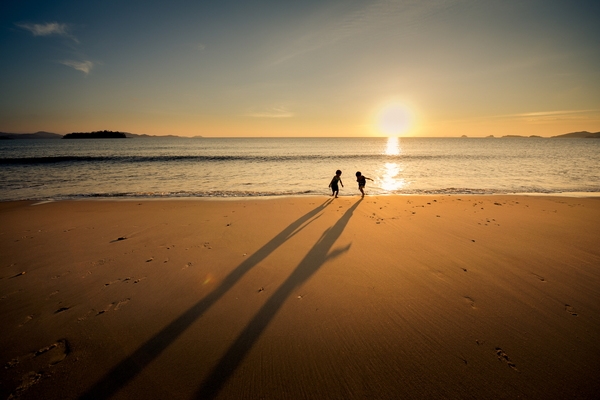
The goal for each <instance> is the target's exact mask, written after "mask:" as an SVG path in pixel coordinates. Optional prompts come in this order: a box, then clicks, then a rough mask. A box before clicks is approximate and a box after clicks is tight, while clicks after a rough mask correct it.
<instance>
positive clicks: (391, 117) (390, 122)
mask: <svg viewBox="0 0 600 400" xmlns="http://www.w3.org/2000/svg"><path fill="white" fill-rule="evenodd" d="M412 122H413V116H412V113H411V112H410V110H409V109H408V108H407V107H406V106H404V105H402V104H397V103H396V104H390V105H388V106H386V107H384V108H383V109H382V110H381V111H380V112H379V115H378V116H377V127H378V129H379V131H380V132H381V133H383V134H385V135H386V136H402V135H404V134H405V133H406V132H408V131H409V130H410V128H411V125H412Z"/></svg>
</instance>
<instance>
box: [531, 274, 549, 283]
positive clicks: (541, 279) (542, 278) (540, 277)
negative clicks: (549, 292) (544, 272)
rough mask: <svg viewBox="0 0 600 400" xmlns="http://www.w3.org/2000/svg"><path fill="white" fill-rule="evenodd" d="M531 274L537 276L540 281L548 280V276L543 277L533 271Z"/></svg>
mask: <svg viewBox="0 0 600 400" xmlns="http://www.w3.org/2000/svg"><path fill="white" fill-rule="evenodd" d="M531 275H533V276H535V277H536V278H538V279H539V280H540V281H542V282H544V283H545V282H546V278H544V277H543V276H541V275H538V274H535V273H533V272H532V273H531Z"/></svg>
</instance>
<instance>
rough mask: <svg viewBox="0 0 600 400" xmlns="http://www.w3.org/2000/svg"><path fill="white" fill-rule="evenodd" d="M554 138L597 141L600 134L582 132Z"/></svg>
mask: <svg viewBox="0 0 600 400" xmlns="http://www.w3.org/2000/svg"><path fill="white" fill-rule="evenodd" d="M552 137H553V138H584V139H588V138H595V139H600V132H594V133H592V132H588V131H581V132H571V133H565V134H564V135H558V136H552Z"/></svg>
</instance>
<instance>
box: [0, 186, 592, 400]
mask: <svg viewBox="0 0 600 400" xmlns="http://www.w3.org/2000/svg"><path fill="white" fill-rule="evenodd" d="M599 227H600V198H572V197H544V196H386V197H384V196H373V197H371V196H366V197H365V198H364V199H362V200H361V199H360V198H359V197H340V198H337V199H331V198H326V197H289V198H276V199H244V200H159V201H149V200H141V201H60V202H47V203H43V204H36V203H34V202H5V203H0V297H1V298H0V323H1V326H2V329H1V330H0V341H1V343H2V350H1V353H0V362H1V363H2V365H3V368H2V369H0V377H1V379H0V397H2V398H8V397H9V396H13V398H21V399H40V398H44V399H76V398H83V399H108V398H115V399H133V398H149V399H165V398H172V399H191V398H207V399H210V398H218V399H259V398H261V399H363V398H374V399H391V398H394V399H424V398H428V399H434V398H450V399H471V398H472V399H514V398H529V399H565V398H571V399H573V398H579V399H590V398H598V397H600V380H598V378H597V375H598V371H600V361H599V360H600V301H598V300H599V299H600V228H599Z"/></svg>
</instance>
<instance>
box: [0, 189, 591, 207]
mask: <svg viewBox="0 0 600 400" xmlns="http://www.w3.org/2000/svg"><path fill="white" fill-rule="evenodd" d="M394 196H398V197H458V196H474V197H477V196H480V197H485V196H526V197H536V196H539V197H571V198H596V197H600V191H599V192H558V193H537V192H519V193H483V194H480V193H460V194H457V193H450V194H439V193H420V194H415V193H390V194H372V195H370V194H368V193H367V194H366V196H365V197H394ZM315 197H319V198H320V197H331V196H327V195H323V194H281V195H264V196H262V195H257V196H189V197H187V196H173V197H160V196H156V197H143V196H140V197H135V196H131V197H128V196H114V197H102V196H93V197H75V198H71V197H67V198H47V199H21V200H0V204H2V203H11V202H37V203H38V204H44V203H52V202H61V201H186V200H189V201H211V200H214V201H235V200H240V201H245V200H276V199H282V198H315ZM359 197H360V194H340V195H339V198H359Z"/></svg>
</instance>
